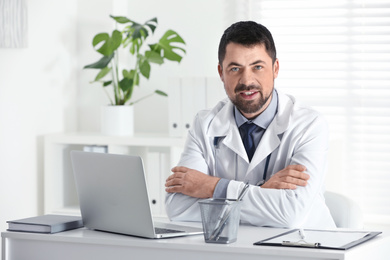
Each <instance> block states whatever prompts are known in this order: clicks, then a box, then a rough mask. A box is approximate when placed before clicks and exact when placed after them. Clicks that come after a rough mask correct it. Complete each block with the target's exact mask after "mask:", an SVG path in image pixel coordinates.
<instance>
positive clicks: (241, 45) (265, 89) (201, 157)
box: [165, 22, 335, 228]
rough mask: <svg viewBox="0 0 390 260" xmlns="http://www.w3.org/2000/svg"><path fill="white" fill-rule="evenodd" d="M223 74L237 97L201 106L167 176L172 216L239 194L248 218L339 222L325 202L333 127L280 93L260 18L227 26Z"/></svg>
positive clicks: (191, 214)
mask: <svg viewBox="0 0 390 260" xmlns="http://www.w3.org/2000/svg"><path fill="white" fill-rule="evenodd" d="M218 59H219V64H218V73H219V75H220V78H221V80H222V81H223V83H224V87H225V91H226V94H227V96H228V97H229V99H226V100H223V101H221V102H219V103H218V104H217V105H216V106H215V107H214V108H213V109H211V110H204V111H200V112H199V113H198V115H197V116H196V117H195V120H194V124H193V126H192V128H191V129H190V131H189V133H188V137H187V141H186V145H185V148H184V151H183V153H182V156H181V159H180V162H179V164H178V165H179V166H176V167H174V168H173V169H172V172H173V174H172V175H170V176H169V177H168V179H167V180H166V184H165V186H166V191H167V192H168V195H167V197H166V210H167V214H168V217H169V218H170V219H171V220H177V221H201V217H200V210H199V206H198V201H199V199H203V198H212V197H213V198H237V196H238V193H239V191H240V190H241V189H242V187H243V186H244V184H245V182H247V181H249V183H250V184H251V185H250V188H249V191H248V193H247V194H246V195H245V197H244V198H243V203H242V207H241V223H249V224H252V225H257V226H271V227H305V228H334V227H335V224H334V222H333V219H332V217H331V215H330V212H329V210H328V208H327V206H326V205H325V200H324V196H323V193H324V180H325V172H326V164H327V151H328V128H327V124H326V121H325V120H324V118H323V117H322V116H321V115H320V114H319V113H317V112H316V111H314V110H313V109H311V108H308V107H305V106H303V105H302V104H300V103H299V102H297V101H296V100H295V99H294V98H293V97H292V96H289V95H286V94H283V93H281V92H280V91H277V90H276V89H275V88H274V80H275V79H276V77H277V76H278V72H279V60H278V59H277V58H276V49H275V45H274V41H273V38H272V35H271V33H270V32H269V31H268V29H267V28H265V27H264V26H262V25H260V24H257V23H255V22H238V23H235V24H233V25H232V26H230V27H229V28H228V29H226V30H225V32H224V34H223V36H222V38H221V41H220V45H219V51H218Z"/></svg>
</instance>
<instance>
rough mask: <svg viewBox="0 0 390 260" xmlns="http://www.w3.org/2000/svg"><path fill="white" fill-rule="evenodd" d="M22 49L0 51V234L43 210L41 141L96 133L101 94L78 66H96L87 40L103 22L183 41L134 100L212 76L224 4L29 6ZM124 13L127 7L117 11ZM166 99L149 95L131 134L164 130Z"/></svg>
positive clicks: (178, 0)
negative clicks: (174, 81)
mask: <svg viewBox="0 0 390 260" xmlns="http://www.w3.org/2000/svg"><path fill="white" fill-rule="evenodd" d="M27 2H28V7H27V8H28V10H27V12H28V47H27V48H24V49H0V57H1V58H0V213H1V214H0V229H1V231H3V230H5V229H6V227H7V225H6V220H11V219H16V218H22V217H28V216H32V215H36V214H39V213H41V212H42V203H43V192H42V186H43V179H42V177H43V136H44V135H45V134H48V133H53V132H64V131H65V132H66V131H76V130H81V131H99V109H100V106H101V105H102V104H106V103H107V101H108V100H107V99H106V96H105V95H104V93H103V90H102V89H101V87H100V86H98V85H91V84H89V83H88V82H89V81H90V80H92V79H93V77H94V76H95V72H93V71H87V70H82V69H81V68H82V67H83V66H84V65H86V64H89V63H91V62H94V61H95V60H97V58H98V55H97V54H95V52H94V51H93V50H92V46H91V41H92V37H93V35H95V34H96V33H98V32H101V31H109V30H110V28H111V26H112V23H111V21H110V20H111V19H110V18H109V17H108V16H109V14H112V12H114V11H113V10H116V12H115V13H113V14H114V15H119V14H120V15H125V14H126V12H128V13H129V16H130V17H131V18H132V19H134V20H136V21H140V22H144V21H146V20H147V19H149V18H152V17H155V16H156V17H158V19H159V24H160V26H159V27H158V29H157V31H156V36H157V37H158V38H159V37H161V36H162V34H163V33H164V32H165V30H166V29H173V30H176V31H177V32H178V33H179V34H180V35H181V36H182V37H183V38H184V40H185V41H186V42H187V47H186V49H187V55H186V56H185V57H184V59H183V61H182V63H181V64H180V65H177V64H175V63H169V64H165V65H163V66H161V67H159V66H153V67H152V72H151V79H150V80H149V81H146V80H144V79H143V80H142V87H141V88H139V89H138V90H139V91H138V90H137V92H136V93H135V95H136V96H142V95H143V94H146V93H150V92H152V91H153V90H154V89H155V88H160V89H162V90H165V91H167V92H169V88H168V86H167V83H166V82H167V79H168V77H179V76H217V70H216V66H217V46H218V42H219V38H220V36H221V34H222V31H223V29H224V28H225V23H224V19H225V18H224V1H223V0H216V1H208V0H197V1H183V0H165V1H159V0H143V1H138V0H131V1H130V0H128V1H124V0H98V1H87V0H79V1H77V0H67V1H51V0H29V1H27ZM123 7H126V8H123ZM167 112H168V99H166V98H163V97H158V96H156V97H152V98H151V99H149V100H147V101H145V102H143V103H140V104H139V105H137V107H136V124H137V125H136V131H140V132H167V131H168V115H167Z"/></svg>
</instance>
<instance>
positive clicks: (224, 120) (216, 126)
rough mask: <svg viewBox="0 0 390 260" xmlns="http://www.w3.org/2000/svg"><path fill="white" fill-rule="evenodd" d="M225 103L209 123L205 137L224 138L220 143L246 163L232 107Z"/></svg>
mask: <svg viewBox="0 0 390 260" xmlns="http://www.w3.org/2000/svg"><path fill="white" fill-rule="evenodd" d="M226 102H227V103H226V104H225V106H224V107H223V108H222V109H221V110H220V111H219V112H218V113H217V114H216V116H215V117H214V119H213V120H212V121H211V123H210V127H209V129H208V132H207V135H208V136H210V137H212V138H215V137H224V139H223V141H222V143H223V144H224V145H226V146H227V147H228V148H229V149H231V150H232V151H233V152H235V153H236V154H238V155H239V156H240V157H242V158H243V159H244V160H246V161H248V156H247V154H246V151H245V148H244V144H243V143H242V140H241V136H240V133H239V131H238V128H237V124H236V121H235V119H234V106H233V104H232V103H231V102H230V100H226ZM248 163H249V162H248Z"/></svg>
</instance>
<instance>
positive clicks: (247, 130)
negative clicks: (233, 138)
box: [240, 122, 258, 135]
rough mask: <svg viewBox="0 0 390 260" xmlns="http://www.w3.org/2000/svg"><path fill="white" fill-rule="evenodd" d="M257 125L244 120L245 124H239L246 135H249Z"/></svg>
mask: <svg viewBox="0 0 390 260" xmlns="http://www.w3.org/2000/svg"><path fill="white" fill-rule="evenodd" d="M257 127H258V126H257V125H256V124H254V123H251V122H246V123H245V124H243V125H241V126H240V128H241V129H242V130H243V131H244V132H245V134H246V135H251V134H252V132H253V131H255V129H256V128H257Z"/></svg>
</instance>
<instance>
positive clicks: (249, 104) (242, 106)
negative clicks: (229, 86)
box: [229, 84, 273, 114]
mask: <svg viewBox="0 0 390 260" xmlns="http://www.w3.org/2000/svg"><path fill="white" fill-rule="evenodd" d="M272 89H273V88H272ZM242 91H258V93H259V94H260V98H259V99H256V100H245V99H242V98H241V97H240V94H239V93H240V92H242ZM234 92H235V95H234V96H233V97H229V99H230V100H231V101H232V103H233V104H234V105H235V106H236V107H237V109H238V110H240V111H241V112H242V113H244V114H253V113H256V112H258V111H260V110H261V109H262V108H263V107H264V105H265V104H266V103H267V101H268V100H269V98H270V97H271V95H272V91H271V93H270V94H269V95H268V96H265V95H264V93H263V91H262V88H261V87H260V86H256V85H249V86H247V85H244V84H238V85H237V86H236V88H235V89H234Z"/></svg>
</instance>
